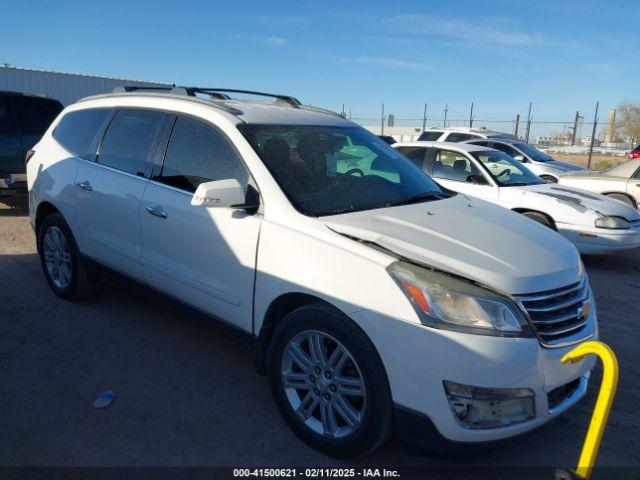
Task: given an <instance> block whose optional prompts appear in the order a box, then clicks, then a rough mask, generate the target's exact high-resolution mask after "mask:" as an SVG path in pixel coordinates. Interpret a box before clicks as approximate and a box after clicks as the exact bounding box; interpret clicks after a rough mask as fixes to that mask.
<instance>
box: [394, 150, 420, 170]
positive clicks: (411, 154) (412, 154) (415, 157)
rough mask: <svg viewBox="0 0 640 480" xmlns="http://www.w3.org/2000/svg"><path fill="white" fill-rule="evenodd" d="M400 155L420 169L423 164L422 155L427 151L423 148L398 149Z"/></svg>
mask: <svg viewBox="0 0 640 480" xmlns="http://www.w3.org/2000/svg"><path fill="white" fill-rule="evenodd" d="M396 150H398V151H399V152H400V153H401V154H403V155H404V156H405V157H407V158H408V159H409V160H411V161H412V162H413V163H414V165H415V166H416V167H419V168H422V167H423V164H424V153H425V152H426V151H427V149H426V148H423V147H398V148H397V149H396Z"/></svg>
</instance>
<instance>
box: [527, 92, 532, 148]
mask: <svg viewBox="0 0 640 480" xmlns="http://www.w3.org/2000/svg"><path fill="white" fill-rule="evenodd" d="M531 105H532V102H529V113H528V114H527V135H526V137H525V143H529V133H530V132H531Z"/></svg>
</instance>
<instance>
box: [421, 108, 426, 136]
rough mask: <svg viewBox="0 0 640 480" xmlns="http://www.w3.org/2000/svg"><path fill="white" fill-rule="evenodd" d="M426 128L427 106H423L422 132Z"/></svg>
mask: <svg viewBox="0 0 640 480" xmlns="http://www.w3.org/2000/svg"><path fill="white" fill-rule="evenodd" d="M426 128H427V104H426V103H425V104H424V112H423V113H422V131H423V132H424V131H425V129H426Z"/></svg>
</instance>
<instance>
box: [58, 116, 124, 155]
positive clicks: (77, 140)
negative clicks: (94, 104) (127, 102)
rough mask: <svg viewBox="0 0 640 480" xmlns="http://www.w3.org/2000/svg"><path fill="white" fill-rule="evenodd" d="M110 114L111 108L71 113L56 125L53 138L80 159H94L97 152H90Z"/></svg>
mask: <svg viewBox="0 0 640 480" xmlns="http://www.w3.org/2000/svg"><path fill="white" fill-rule="evenodd" d="M109 113H111V109H109V108H100V109H92V110H76V111H75V112H69V113H67V114H66V115H65V116H64V117H62V119H61V120H60V122H58V125H56V128H55V130H54V131H53V138H55V139H56V140H57V141H58V143H60V145H62V146H63V147H64V148H65V149H67V150H68V151H70V152H71V153H73V154H74V155H76V156H78V157H83V158H89V157H93V155H94V154H95V151H92V152H90V151H89V150H90V148H91V144H92V143H93V140H94V139H95V137H96V134H97V133H98V130H100V127H102V124H103V123H104V121H105V120H106V119H107V116H108V115H109Z"/></svg>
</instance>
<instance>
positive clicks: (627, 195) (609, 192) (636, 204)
mask: <svg viewBox="0 0 640 480" xmlns="http://www.w3.org/2000/svg"><path fill="white" fill-rule="evenodd" d="M612 194H615V195H622V196H624V197H627V198H628V199H629V200H631V201H632V202H633V204H634V205H635V208H638V202H637V201H636V199H635V198H633V196H632V195H629V194H628V193H627V192H619V191H616V190H612V191H607V192H602V195H607V196H609V195H612Z"/></svg>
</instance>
